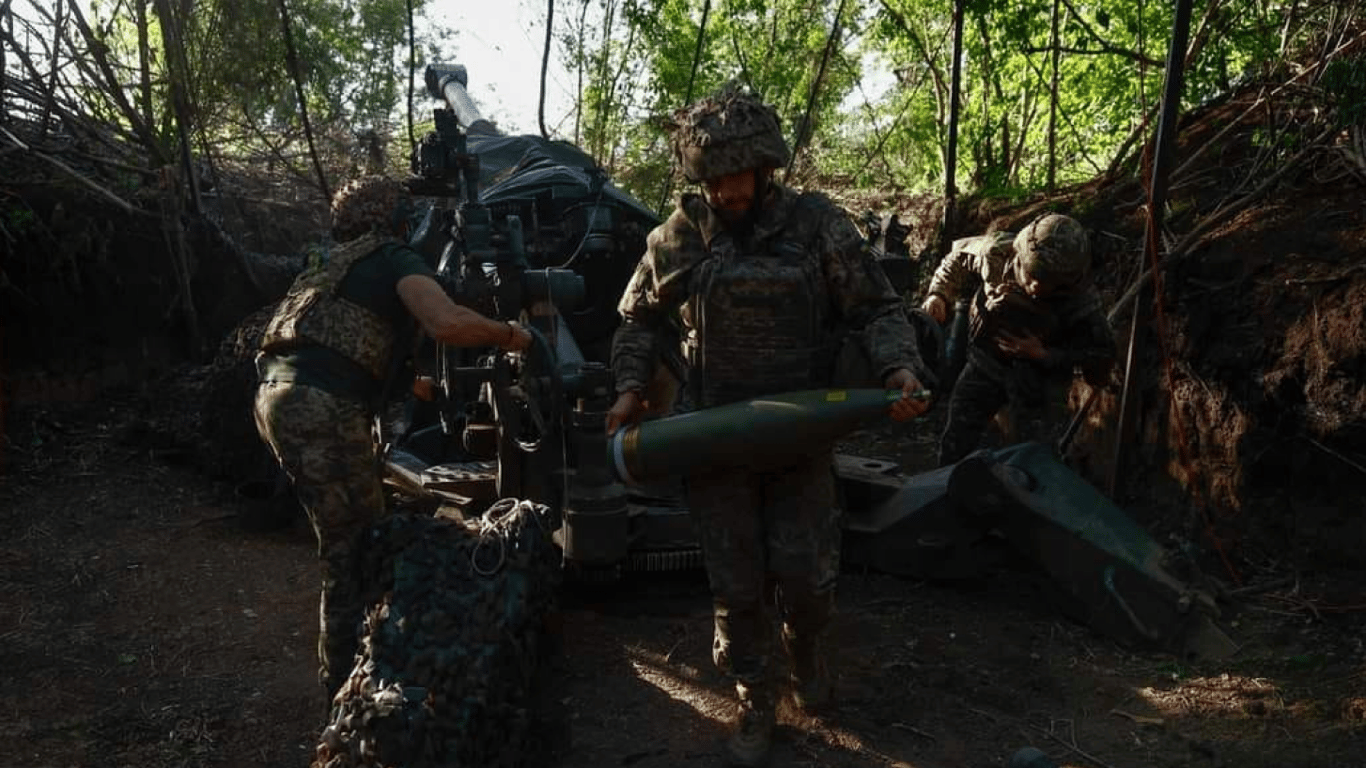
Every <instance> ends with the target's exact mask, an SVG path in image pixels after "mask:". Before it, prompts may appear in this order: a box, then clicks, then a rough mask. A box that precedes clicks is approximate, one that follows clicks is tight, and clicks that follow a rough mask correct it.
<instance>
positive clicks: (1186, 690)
mask: <svg viewBox="0 0 1366 768" xmlns="http://www.w3.org/2000/svg"><path fill="white" fill-rule="evenodd" d="M1138 695H1139V696H1141V697H1142V698H1143V699H1144V700H1145V701H1147V702H1148V703H1150V704H1152V705H1153V706H1154V707H1155V708H1157V709H1158V710H1160V711H1161V712H1162V713H1163V714H1165V715H1190V714H1200V715H1209V714H1263V713H1264V712H1265V710H1266V709H1267V708H1268V707H1277V708H1279V707H1280V706H1281V705H1282V703H1283V702H1281V700H1280V689H1279V688H1277V687H1276V685H1275V683H1273V682H1271V681H1270V680H1268V679H1266V678H1264V677H1244V676H1242V675H1230V674H1227V673H1225V674H1222V675H1219V676H1218V677H1194V678H1190V679H1188V680H1179V681H1177V682H1175V683H1174V684H1173V685H1172V686H1171V687H1169V688H1158V687H1155V686H1145V687H1143V688H1139V689H1138Z"/></svg>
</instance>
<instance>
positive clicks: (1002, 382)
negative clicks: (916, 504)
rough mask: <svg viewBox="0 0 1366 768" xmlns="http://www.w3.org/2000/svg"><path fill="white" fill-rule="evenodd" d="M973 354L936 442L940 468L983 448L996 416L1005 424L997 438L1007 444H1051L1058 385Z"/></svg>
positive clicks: (1058, 401)
mask: <svg viewBox="0 0 1366 768" xmlns="http://www.w3.org/2000/svg"><path fill="white" fill-rule="evenodd" d="M984 358H985V356H984V355H982V354H981V353H980V352H978V351H977V350H975V349H974V350H971V351H970V354H969V355H968V361H967V364H966V365H964V366H963V372H962V373H961V374H959V376H958V381H957V382H956V383H955V384H954V386H953V393H952V394H950V395H949V412H948V415H947V416H946V417H945V421H944V431H943V433H941V435H940V437H939V466H941V467H943V466H947V465H949V464H954V463H957V462H958V461H959V460H961V459H962V458H963V457H964V456H967V455H968V454H969V453H972V452H973V451H975V450H977V449H978V448H980V447H985V445H986V443H987V440H986V437H987V433H988V427H989V426H990V425H991V423H992V420H993V419H996V418H997V417H998V414H1000V416H1001V417H1002V420H1003V421H1004V425H1003V430H1002V435H1001V437H1002V438H1003V439H1004V440H1006V441H1008V442H1009V443H1011V444H1014V443H1018V442H1024V441H1026V440H1039V441H1043V442H1048V441H1050V440H1051V439H1052V438H1053V437H1054V436H1055V435H1054V434H1053V433H1054V432H1055V431H1056V429H1055V425H1056V422H1057V419H1058V418H1059V417H1060V414H1059V413H1056V412H1055V411H1057V410H1058V409H1059V408H1061V407H1062V406H1063V393H1062V392H1061V391H1059V389H1060V388H1059V386H1058V384H1057V382H1054V381H1049V380H1046V379H1044V378H1042V376H1041V375H1040V374H1039V373H1038V372H1037V371H1035V370H1032V367H1025V366H1024V365H1021V366H1019V367H1017V368H1016V369H1012V368H1010V367H1007V366H1004V365H1002V364H1000V363H999V362H996V361H993V360H990V359H984Z"/></svg>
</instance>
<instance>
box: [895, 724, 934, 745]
mask: <svg viewBox="0 0 1366 768" xmlns="http://www.w3.org/2000/svg"><path fill="white" fill-rule="evenodd" d="M892 727H893V728H899V729H900V730H903V731H906V732H907V733H914V734H915V735H916V736H919V737H921V738H924V739H929V740H930V741H939V739H937V738H935V736H934V734H932V733H926V732H925V731H922V730H920V729H919V728H916V727H915V726H913V725H907V724H905V723H892Z"/></svg>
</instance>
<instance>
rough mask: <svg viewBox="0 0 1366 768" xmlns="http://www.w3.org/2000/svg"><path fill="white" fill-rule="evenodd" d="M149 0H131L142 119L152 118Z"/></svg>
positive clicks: (148, 119) (149, 119)
mask: <svg viewBox="0 0 1366 768" xmlns="http://www.w3.org/2000/svg"><path fill="white" fill-rule="evenodd" d="M150 1H151V0H133V12H134V13H135V14H137V26H138V95H139V96H140V97H141V103H140V106H141V107H142V119H143V120H146V121H148V123H150V122H151V120H152V43H151V39H150V37H151V35H150V34H149V33H150V30H149V29H148V27H149V26H150V25H149V24H148V23H147V3H148V2H150Z"/></svg>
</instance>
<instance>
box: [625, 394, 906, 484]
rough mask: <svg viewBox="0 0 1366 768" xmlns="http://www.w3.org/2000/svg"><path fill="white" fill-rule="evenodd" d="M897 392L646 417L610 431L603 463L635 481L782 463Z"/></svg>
mask: <svg viewBox="0 0 1366 768" xmlns="http://www.w3.org/2000/svg"><path fill="white" fill-rule="evenodd" d="M900 397H901V392H900V390H891V391H888V390H882V389H813V390H805V391H801V392H787V393H783V394H778V395H769V396H766V397H759V398H755V399H753V400H742V401H740V402H738V403H731V404H729V405H722V406H717V407H715V408H707V409H704V410H701V411H692V412H689V413H682V414H678V415H676V416H669V417H667V418H663V419H657V420H655V421H646V422H642V423H640V424H635V425H632V426H629V427H624V428H622V429H620V430H618V431H617V433H616V434H615V435H613V436H612V439H611V440H610V441H609V443H608V446H607V451H608V463H609V464H610V465H611V466H612V468H613V471H614V472H615V473H616V475H617V477H618V478H619V479H620V480H621V481H622V482H625V483H629V484H632V485H639V484H641V483H643V482H645V481H647V480H652V479H656V478H659V477H664V476H669V475H685V474H687V473H689V472H691V471H693V470H696V469H698V468H701V467H704V466H708V465H730V466H744V467H753V468H755V469H763V468H765V467H769V466H779V465H781V464H782V462H783V461H784V460H785V459H791V458H795V457H798V456H801V455H803V454H806V453H808V452H809V451H811V450H813V449H815V450H823V449H824V448H826V447H828V446H829V445H830V444H832V443H833V442H834V441H835V440H837V439H839V438H840V437H841V436H843V435H845V434H847V433H849V432H852V431H853V430H855V429H858V428H859V427H861V426H864V425H865V424H867V423H868V422H871V421H873V420H875V419H876V418H878V417H879V416H883V415H885V414H886V412H887V407H888V404H890V403H892V402H894V401H895V400H897V399H898V398H900Z"/></svg>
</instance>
